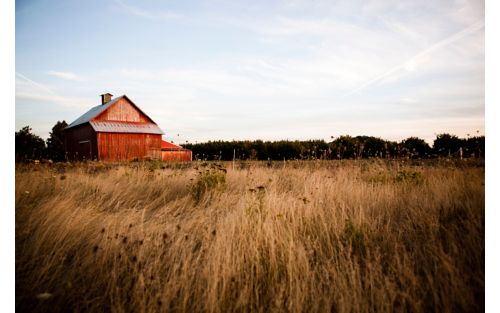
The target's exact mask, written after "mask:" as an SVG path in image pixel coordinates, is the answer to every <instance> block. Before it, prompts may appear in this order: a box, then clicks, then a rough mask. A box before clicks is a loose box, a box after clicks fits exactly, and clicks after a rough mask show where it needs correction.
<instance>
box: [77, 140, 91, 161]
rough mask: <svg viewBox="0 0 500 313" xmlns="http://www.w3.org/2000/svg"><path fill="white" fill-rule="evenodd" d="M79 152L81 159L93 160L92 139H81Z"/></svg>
mask: <svg viewBox="0 0 500 313" xmlns="http://www.w3.org/2000/svg"><path fill="white" fill-rule="evenodd" d="M78 154H79V155H80V159H86V160H92V142H91V141H90V140H82V141H79V142H78Z"/></svg>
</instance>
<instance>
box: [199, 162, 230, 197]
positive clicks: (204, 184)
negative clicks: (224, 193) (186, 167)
mask: <svg viewBox="0 0 500 313" xmlns="http://www.w3.org/2000/svg"><path fill="white" fill-rule="evenodd" d="M202 166H203V167H204V168H202V169H201V170H199V172H198V176H197V178H196V180H195V181H194V182H193V184H192V185H191V196H192V197H193V200H194V201H195V202H196V203H199V202H200V200H201V199H202V198H203V196H204V195H205V194H206V193H207V192H209V191H211V190H222V189H224V187H225V186H226V169H225V168H223V166H222V165H219V164H212V165H210V166H208V167H207V165H206V164H203V165H202Z"/></svg>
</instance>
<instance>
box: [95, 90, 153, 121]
mask: <svg viewBox="0 0 500 313" xmlns="http://www.w3.org/2000/svg"><path fill="white" fill-rule="evenodd" d="M111 102H112V103H111V105H109V106H107V107H106V109H105V110H102V111H101V112H100V113H99V114H97V115H96V116H94V117H93V118H92V120H93V121H120V122H134V123H155V122H154V121H153V120H152V119H151V118H150V117H149V116H147V115H146V114H145V113H144V112H142V111H141V109H139V107H138V106H136V105H135V104H134V103H133V102H132V101H131V100H130V99H129V98H128V97H127V96H125V95H123V96H121V97H118V98H116V99H114V100H112V101H111ZM155 124H156V123H155Z"/></svg>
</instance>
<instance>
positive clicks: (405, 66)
mask: <svg viewBox="0 0 500 313" xmlns="http://www.w3.org/2000/svg"><path fill="white" fill-rule="evenodd" d="M482 28H484V20H480V21H477V22H476V23H474V24H472V25H470V26H469V27H466V28H465V29H462V30H461V31H459V32H457V33H455V34H453V35H451V36H449V37H447V38H445V39H443V40H441V41H439V42H437V43H435V44H433V45H431V46H430V47H428V48H426V49H424V50H422V51H420V52H419V53H417V54H416V55H414V56H413V57H412V58H410V59H409V60H408V61H406V62H404V63H402V64H399V65H397V66H395V67H393V68H391V69H389V70H388V71H386V72H383V73H382V74H379V75H377V76H376V77H374V78H372V79H370V80H368V81H366V82H365V83H363V84H362V85H360V86H358V87H356V88H354V89H353V90H351V91H349V92H348V93H346V94H345V95H344V97H348V96H351V95H353V94H355V93H358V92H359V91H361V90H363V89H365V88H367V87H369V86H371V85H373V84H376V83H378V82H380V81H382V80H384V79H385V78H387V77H389V76H391V75H394V74H396V73H397V72H399V71H401V70H404V71H406V72H412V71H413V70H415V67H416V64H417V63H418V62H419V60H421V59H423V58H425V57H426V56H427V55H428V54H431V53H432V52H434V51H435V50H438V49H441V48H443V47H445V46H447V45H449V44H451V43H453V42H455V41H457V40H459V39H461V38H463V37H465V36H467V35H469V34H472V33H474V32H476V31H478V30H480V29H482Z"/></svg>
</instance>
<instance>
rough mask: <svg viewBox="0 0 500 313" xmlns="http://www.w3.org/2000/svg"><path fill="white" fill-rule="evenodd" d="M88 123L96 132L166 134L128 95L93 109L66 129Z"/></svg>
mask: <svg viewBox="0 0 500 313" xmlns="http://www.w3.org/2000/svg"><path fill="white" fill-rule="evenodd" d="M103 102H104V101H103ZM86 123H89V124H90V125H91V126H92V128H93V129H94V131H96V132H118V133H146V134H164V133H163V131H162V130H161V129H160V128H159V127H158V125H157V124H156V123H155V122H154V121H153V120H152V119H151V118H150V117H149V116H148V115H146V113H144V112H143V111H142V110H141V109H140V108H139V107H138V106H137V105H136V104H135V103H133V102H132V100H130V99H129V98H128V97H127V96H126V95H123V96H120V97H117V98H114V99H112V100H110V101H108V102H106V103H104V104H101V105H98V106H95V107H93V108H92V109H90V110H89V111H87V112H86V113H85V114H83V115H82V116H80V117H79V118H77V119H76V120H75V121H74V122H72V123H71V124H69V125H68V126H67V127H66V129H70V128H73V127H76V126H80V125H83V124H86Z"/></svg>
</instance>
